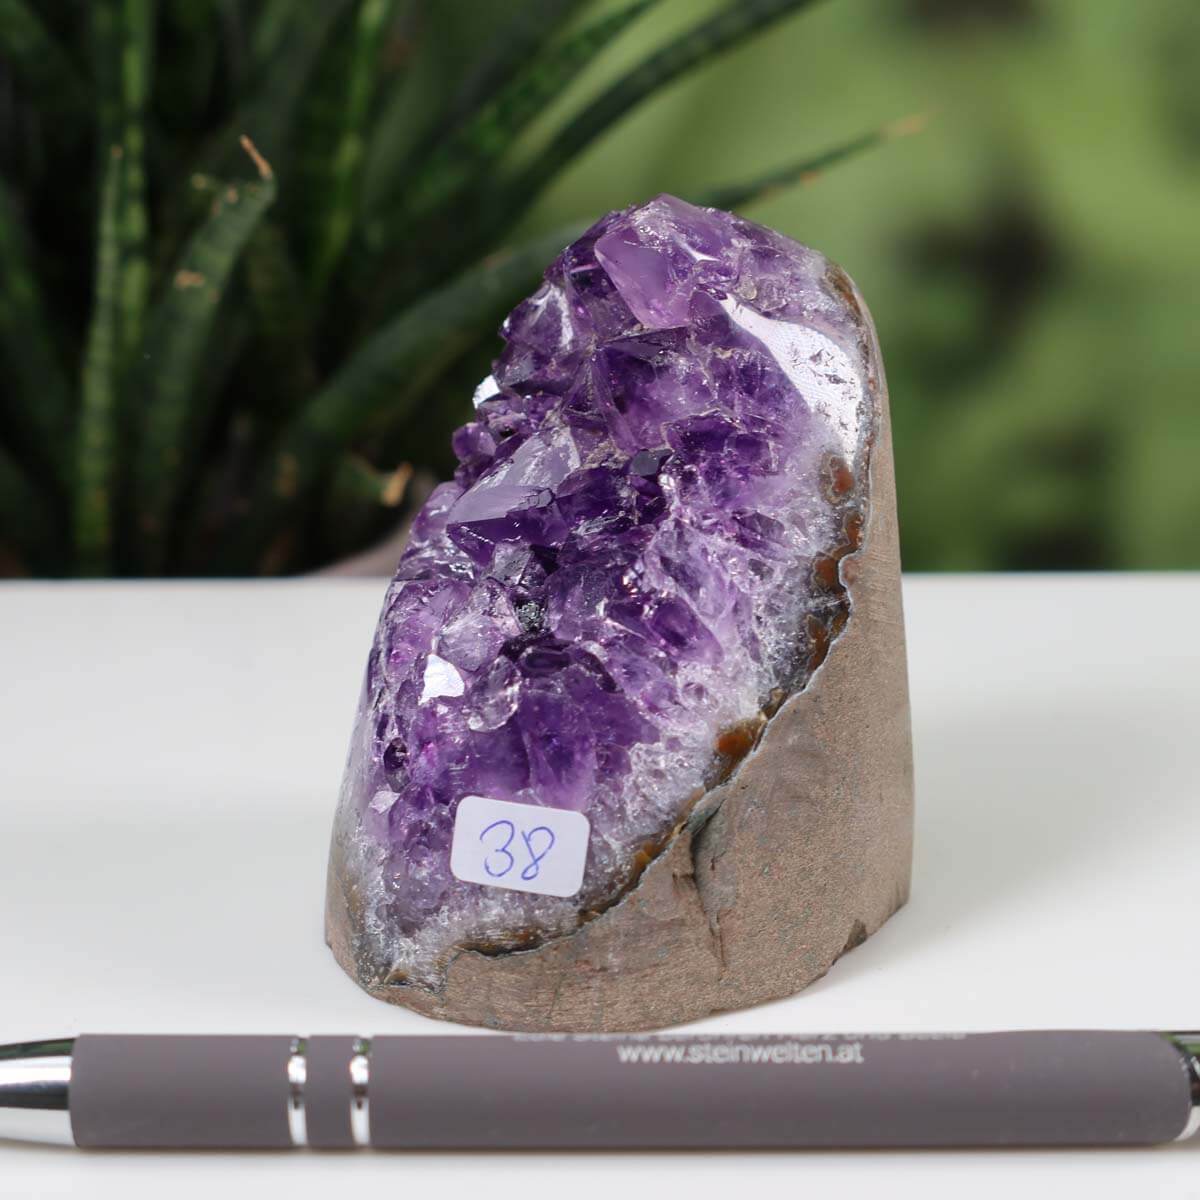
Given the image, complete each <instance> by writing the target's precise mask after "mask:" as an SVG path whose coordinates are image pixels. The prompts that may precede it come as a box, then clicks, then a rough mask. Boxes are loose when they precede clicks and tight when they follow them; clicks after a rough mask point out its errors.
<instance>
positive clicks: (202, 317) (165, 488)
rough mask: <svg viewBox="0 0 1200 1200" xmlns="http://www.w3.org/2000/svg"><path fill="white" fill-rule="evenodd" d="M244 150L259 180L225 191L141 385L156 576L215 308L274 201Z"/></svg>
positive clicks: (188, 253)
mask: <svg viewBox="0 0 1200 1200" xmlns="http://www.w3.org/2000/svg"><path fill="white" fill-rule="evenodd" d="M243 145H244V147H245V149H246V150H247V153H249V154H250V155H251V157H252V158H254V161H255V165H256V167H257V168H258V173H259V178H258V179H257V181H255V182H251V183H241V184H231V185H229V186H228V187H226V188H225V189H224V190H223V191H222V192H221V194H220V195H219V196H218V198H217V201H216V203H215V204H214V207H213V211H212V213H211V215H210V216H209V218H208V220H207V221H206V222H205V223H204V225H203V226H202V227H201V228H200V229H199V230H198V231H197V232H196V233H195V234H194V235H193V237H192V239H191V241H190V242H189V243H188V245H187V247H186V248H185V250H184V252H183V255H182V256H181V258H180V261H179V263H178V266H177V267H176V270H175V273H174V275H173V277H172V279H171V284H170V286H169V288H168V289H167V291H166V294H165V295H164V296H163V297H162V298H161V299H160V300H159V301H158V303H157V304H156V305H155V306H154V307H153V309H152V311H151V314H150V320H149V327H148V331H147V339H146V343H145V347H144V354H143V361H144V363H145V367H144V371H143V372H142V375H141V378H140V379H139V381H138V382H139V389H138V391H139V403H140V415H141V419H140V442H139V446H138V453H137V482H136V510H137V521H138V526H139V530H138V532H139V541H140V544H141V546H142V557H143V562H142V567H143V568H144V569H146V570H149V571H153V572H159V571H162V570H163V569H164V567H165V565H166V550H167V540H166V539H167V534H168V528H169V525H170V522H171V520H172V518H173V516H174V515H175V514H174V507H175V502H176V500H177V498H178V497H179V495H180V493H181V492H182V490H183V489H184V487H185V485H186V484H187V483H188V482H189V481H190V479H191V476H192V473H193V470H194V466H195V464H194V461H193V459H194V455H195V452H196V443H197V440H198V439H200V438H202V437H203V434H204V432H205V425H206V421H205V414H204V413H203V412H202V411H201V407H202V406H201V405H200V404H199V403H198V398H199V396H200V395H201V392H200V390H199V386H198V384H199V379H200V376H201V372H202V367H203V359H204V354H205V350H206V348H207V346H208V341H209V335H210V333H211V331H212V328H213V322H214V320H215V318H216V314H217V308H218V305H219V303H220V300H221V296H222V294H223V292H224V290H225V287H226V285H227V284H228V282H229V279H230V277H231V275H232V274H233V271H234V268H235V267H236V265H237V262H238V259H239V257H240V256H241V253H242V250H243V248H244V247H245V245H246V242H247V240H248V239H249V237H250V235H251V234H252V233H253V232H254V228H255V226H256V225H257V224H258V222H259V221H260V220H261V219H262V216H263V214H264V213H265V212H266V211H267V209H268V208H269V207H270V206H271V204H272V202H273V201H274V199H275V190H276V189H275V178H274V175H273V173H272V171H271V168H270V167H269V166H268V164H267V163H266V161H265V160H263V159H262V157H261V156H260V155H259V154H258V152H257V150H255V148H254V146H253V144H252V143H250V142H249V141H248V140H247V139H243Z"/></svg>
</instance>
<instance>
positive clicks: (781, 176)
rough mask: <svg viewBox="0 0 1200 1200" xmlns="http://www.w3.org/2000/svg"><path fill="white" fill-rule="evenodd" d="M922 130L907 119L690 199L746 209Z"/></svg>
mask: <svg viewBox="0 0 1200 1200" xmlns="http://www.w3.org/2000/svg"><path fill="white" fill-rule="evenodd" d="M924 127H925V120H924V118H923V117H908V118H905V119H904V120H901V121H893V122H891V123H890V124H887V125H883V126H881V127H880V128H878V129H873V130H871V131H870V132H868V133H864V134H861V135H860V136H859V137H856V138H851V139H850V140H849V141H846V142H841V143H839V144H838V145H836V146H831V147H829V149H827V150H822V151H820V152H819V153H817V154H812V155H809V156H808V157H807V158H802V159H799V160H797V161H796V162H793V163H788V164H787V165H786V166H784V167H778V168H776V169H775V170H774V171H769V172H767V173H766V174H764V175H760V176H758V177H756V178H754V179H749V180H747V181H746V182H744V183H735V184H729V185H727V186H725V187H716V188H711V189H709V190H707V191H705V192H701V193H700V194H698V195H696V196H694V197H692V200H693V203H695V204H706V205H709V206H710V207H712V208H728V209H737V208H748V207H749V206H750V205H752V204H757V203H759V202H760V201H762V200H766V199H768V198H769V197H770V196H772V195H773V194H774V193H776V192H778V191H782V190H783V189H784V188H788V187H792V186H794V185H797V184H799V185H801V186H805V187H807V186H808V185H809V184H812V183H815V182H816V181H817V180H818V179H819V178H821V176H822V175H823V174H824V173H825V172H826V171H827V170H828V169H829V168H830V167H832V166H836V165H837V164H838V163H841V162H845V161H846V160H847V159H850V158H855V157H857V156H858V155H859V154H863V153H864V152H866V151H867V150H873V149H875V148H876V147H877V146H882V145H883V144H884V143H886V142H890V141H894V140H895V139H896V138H900V137H908V136H910V135H912V134H914V133H919V132H920V131H921V130H922V129H923V128H924Z"/></svg>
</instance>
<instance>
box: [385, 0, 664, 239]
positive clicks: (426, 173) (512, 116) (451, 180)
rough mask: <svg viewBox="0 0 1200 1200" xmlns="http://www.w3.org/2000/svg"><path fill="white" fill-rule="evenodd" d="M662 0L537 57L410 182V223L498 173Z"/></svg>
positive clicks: (633, 8)
mask: <svg viewBox="0 0 1200 1200" xmlns="http://www.w3.org/2000/svg"><path fill="white" fill-rule="evenodd" d="M656 3H658V0H635V2H634V3H633V4H629V5H627V6H626V7H624V8H620V9H617V10H616V11H615V12H611V13H607V14H605V15H604V16H602V17H600V18H599V19H598V20H596V21H594V22H593V23H591V24H589V25H585V26H584V27H583V28H582V29H579V30H577V31H576V32H575V33H573V34H570V35H568V36H567V37H566V38H564V39H563V40H562V41H561V42H560V43H559V44H558V45H557V46H556V47H555V50H554V53H553V54H550V55H547V56H544V57H541V58H537V59H535V60H534V61H533V62H532V63H531V64H530V65H529V66H528V67H526V68H525V69H524V70H522V71H521V72H520V73H519V74H517V75H516V76H515V77H514V78H513V79H512V80H511V81H510V82H509V83H508V84H507V85H506V86H504V87H503V88H501V89H500V91H499V92H497V93H496V95H495V96H494V97H492V99H491V100H489V101H488V102H487V103H486V104H484V105H483V106H482V107H480V108H478V109H477V110H476V111H475V112H474V113H473V114H472V115H471V116H470V117H469V118H468V119H467V120H466V121H464V122H463V123H462V124H461V125H459V127H458V128H457V129H456V130H454V131H453V132H451V133H450V134H449V135H448V136H447V137H446V138H445V139H444V140H442V141H441V142H440V143H439V145H438V146H437V147H436V148H435V149H433V150H432V152H431V153H430V155H429V156H428V158H426V159H425V160H424V161H423V162H422V163H421V166H420V168H419V169H418V170H417V171H416V172H415V173H414V174H413V175H412V177H411V178H410V179H408V180H406V181H405V195H404V209H405V210H406V212H405V222H406V223H407V222H408V221H411V220H414V219H419V218H420V216H421V215H422V214H423V213H426V212H430V211H432V210H434V209H436V208H437V207H438V206H439V205H442V204H444V203H445V202H446V201H447V200H449V199H450V198H451V197H452V196H454V195H455V194H456V193H458V192H460V191H461V190H462V189H464V188H467V187H470V186H471V185H472V184H475V183H478V182H479V181H480V180H482V179H483V178H484V177H485V176H486V175H487V173H488V172H489V171H490V170H492V169H493V168H494V166H495V164H496V163H498V162H499V161H500V160H501V159H502V158H503V157H504V155H505V154H506V153H507V152H508V151H509V149H511V147H512V145H513V143H514V142H515V141H516V140H517V138H518V137H519V136H520V135H521V133H522V132H523V131H524V130H525V129H526V128H527V127H528V126H529V124H530V123H531V122H532V121H534V120H535V119H536V118H537V117H539V116H540V115H541V114H542V113H543V112H544V111H545V110H546V108H547V107H548V106H549V105H550V104H551V103H553V101H554V100H556V99H557V98H558V97H559V96H560V95H561V94H562V93H563V92H565V91H566V89H567V88H568V87H569V86H570V85H571V84H572V83H574V82H575V80H576V79H577V78H578V77H579V73H580V72H581V71H582V70H583V69H584V68H585V67H586V66H587V65H588V64H589V63H590V62H592V60H593V59H595V58H596V57H597V56H598V55H599V54H600V53H601V52H602V51H603V50H604V49H605V48H606V47H607V46H608V45H609V44H610V43H611V42H612V41H614V40H615V39H616V38H617V37H619V36H620V35H621V34H622V33H624V31H625V30H626V29H627V28H628V27H629V26H630V25H631V24H632V23H633V22H634V21H636V20H637V19H638V17H640V16H641V15H642V14H643V13H644V12H645V11H646V10H647V9H649V8H651V7H653V5H655V4H656Z"/></svg>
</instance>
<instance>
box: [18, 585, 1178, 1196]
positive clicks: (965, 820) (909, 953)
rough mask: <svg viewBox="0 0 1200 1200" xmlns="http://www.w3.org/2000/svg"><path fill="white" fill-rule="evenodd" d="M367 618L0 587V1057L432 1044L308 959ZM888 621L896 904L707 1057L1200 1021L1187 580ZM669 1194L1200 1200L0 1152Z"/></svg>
mask: <svg viewBox="0 0 1200 1200" xmlns="http://www.w3.org/2000/svg"><path fill="white" fill-rule="evenodd" d="M382 589H383V585H382V584H381V583H379V582H365V583H364V582H359V581H355V582H347V581H333V580H328V581H301V582H283V583H270V584H261V583H229V584H227V583H211V584H165V585H164V584H104V583H102V584H91V585H85V584H57V585H54V584H50V585H47V584H5V585H2V586H0V747H2V750H3V753H2V754H0V1042H3V1041H18V1040H24V1039H27V1038H35V1037H49V1036H53V1035H62V1034H73V1033H76V1032H79V1031H82V1030H92V1031H97V1032H100V1031H109V1032H111V1031H131V1032H159V1031H179V1032H182V1031H190V1032H220V1031H225V1032H273V1033H282V1032H292V1031H300V1032H313V1033H316V1032H345V1033H354V1032H376V1033H394V1032H420V1031H425V1030H428V1031H435V1030H436V1031H438V1032H446V1031H447V1030H448V1029H449V1028H450V1027H447V1026H439V1025H435V1024H434V1023H432V1022H429V1021H426V1020H424V1019H423V1018H421V1017H418V1016H415V1015H413V1014H411V1013H408V1012H405V1011H403V1010H399V1009H393V1008H390V1007H389V1006H387V1005H384V1004H382V1003H380V1002H378V1001H376V1000H372V999H370V998H369V997H367V996H366V995H364V994H362V993H361V992H359V991H358V990H357V989H356V988H355V987H354V985H353V984H352V983H351V982H350V981H349V980H348V979H347V978H346V977H345V976H344V975H343V974H342V972H341V971H340V969H339V968H338V967H337V966H335V964H334V962H333V959H332V958H331V957H330V955H329V953H328V951H327V950H326V948H325V946H324V944H323V941H322V936H321V907H322V890H323V884H324V874H325V853H326V839H327V835H328V827H329V822H330V818H331V815H332V811H333V804H334V798H335V795H336V792H337V786H338V780H339V777H340V773H341V767H342V759H343V754H344V751H345V744H346V740H347V738H348V735H349V725H350V719H351V716H352V712H353V708H354V703H355V699H356V695H357V690H358V684H359V678H360V672H361V669H362V666H363V663H364V661H365V655H366V651H367V646H368V642H369V639H370V636H371V630H372V627H373V623H374V620H375V616H376V609H377V606H378V603H379V600H380V597H381V595H382ZM905 598H906V603H907V609H908V631H909V655H910V664H911V674H912V693H913V716H914V722H915V735H916V750H917V783H918V829H917V834H918V836H917V855H916V875H915V887H914V892H913V899H912V902H911V903H910V905H909V906H908V907H907V908H906V909H905V910H903V911H902V912H901V913H900V914H899V915H898V916H897V917H895V918H894V919H893V920H892V921H891V922H890V923H889V924H888V925H887V926H886V927H885V928H884V929H883V931H882V932H880V933H879V934H877V935H876V936H875V937H874V938H872V939H871V940H870V941H869V942H868V943H867V944H866V945H865V946H863V947H862V948H860V949H858V950H856V951H855V952H854V953H853V954H851V955H850V956H849V957H848V958H846V959H844V960H843V961H842V962H840V963H839V964H838V965H837V966H836V967H835V968H834V970H833V971H832V972H831V973H830V975H829V976H828V977H827V978H825V979H824V980H822V981H820V982H819V983H817V984H816V985H814V986H813V987H812V988H810V989H809V990H808V991H807V992H805V993H804V994H802V995H800V996H797V997H795V998H793V999H791V1000H787V1001H783V1002H780V1003H776V1004H771V1005H767V1006H765V1007H761V1008H758V1009H754V1010H752V1011H748V1012H742V1013H736V1014H731V1015H728V1016H724V1017H721V1018H719V1019H714V1020H711V1021H708V1022H705V1023H704V1025H703V1026H702V1027H703V1028H705V1029H708V1030H713V1031H737V1030H745V1031H752V1032H766V1031H798V1032H799V1031H811V1032H817V1031H840V1030H851V1029H854V1030H943V1029H970V1030H974V1029H991V1028H1022V1027H1030V1028H1036V1027H1073V1026H1078V1027H1083V1026H1091V1027H1115V1028H1119V1027H1136V1028H1180V1027H1193V1028H1194V1027H1195V1026H1196V1025H1198V1024H1200V951H1198V949H1197V904H1198V900H1200V887H1198V883H1200V803H1198V799H1200V797H1198V795H1197V783H1196V762H1197V758H1196V752H1197V739H1198V736H1200V630H1198V619H1200V576H1174V577H1167V576H1140V577H1133V576H1126V577H1112V576H1109V577H1104V576H1093V577H1074V578H1066V577H992V578H987V577H959V578H930V577H926V578H912V579H909V580H907V581H906V591H905ZM682 1186H686V1188H687V1191H686V1194H687V1195H689V1196H690V1197H692V1198H693V1200H697V1198H699V1200H702V1198H704V1197H707V1196H717V1195H727V1194H737V1195H746V1194H758V1193H759V1192H761V1194H763V1195H767V1194H773V1193H775V1192H778V1193H780V1194H787V1195H789V1196H791V1195H802V1194H808V1195H817V1194H821V1195H845V1196H851V1197H854V1196H860V1195H861V1196H867V1195H872V1196H875V1195H884V1194H886V1195H887V1196H888V1197H889V1198H892V1200H895V1198H902V1197H910V1196H911V1197H916V1196H921V1197H941V1196H945V1197H955V1198H956V1200H957V1198H958V1197H963V1196H970V1197H972V1198H973V1200H975V1198H985V1200H986V1198H989V1197H1000V1196H1004V1197H1009V1196H1011V1195H1013V1194H1020V1193H1021V1192H1022V1191H1024V1192H1025V1194H1027V1195H1030V1196H1031V1197H1040V1196H1044V1195H1047V1194H1049V1192H1050V1188H1053V1189H1054V1190H1055V1192H1056V1193H1057V1194H1058V1195H1060V1196H1061V1195H1067V1196H1074V1195H1079V1196H1085V1195H1086V1196H1088V1197H1089V1198H1093V1200H1094V1198H1103V1197H1109V1196H1111V1197H1118V1196H1119V1197H1122V1198H1128V1197H1137V1198H1138V1200H1142V1198H1144V1197H1150V1196H1163V1197H1171V1198H1172V1200H1180V1198H1181V1197H1200V1145H1178V1146H1170V1147H1163V1148H1159V1149H1150V1150H1142V1149H1127V1150H1101V1151H1006V1152H974V1151H969V1152H966V1151H964V1152H953V1153H946V1152H903V1153H894V1152H870V1153H841V1152H822V1153H808V1154H805V1153H787V1154H783V1153H773V1154H749V1155H747V1154H731V1153H709V1154H695V1153H690V1154H681V1153H674V1154H644V1153H643V1154H637V1155H599V1154H536V1155H532V1154H530V1155H513V1154H508V1155H496V1154H470V1155H463V1154H458V1155H451V1154H419V1155H409V1156H402V1155H384V1154H360V1155H358V1156H345V1155H318V1154H311V1153H309V1154H291V1155H288V1154H280V1153H274V1154H269V1153H262V1154H256V1153H249V1154H245V1153H244V1154H237V1155H233V1154H220V1153H212V1154H172V1153H155V1154H126V1153H111V1152H110V1153H83V1152H79V1151H72V1150H69V1149H64V1150H59V1149H49V1148H31V1147H24V1146H18V1145H16V1144H12V1143H9V1144H2V1143H0V1195H2V1196H5V1197H9V1196H13V1197H17V1196H20V1197H26V1196H43V1195H46V1196H57V1195H66V1194H68V1193H70V1194H75V1195H87V1196H92V1197H106V1196H122V1197H132V1196H143V1195H144V1196H150V1195H157V1194H163V1195H170V1196H172V1197H189V1196H201V1195H205V1196H207V1195H213V1194H225V1195H229V1196H241V1195H249V1194H251V1189H252V1188H253V1189H255V1194H259V1189H267V1190H268V1191H269V1192H271V1193H275V1192H277V1193H278V1194H280V1195H286V1196H288V1197H289V1198H291V1197H304V1196H314V1197H316V1196H321V1197H327V1196H329V1195H331V1194H341V1195H345V1194H348V1193H349V1192H350V1189H360V1188H361V1189H371V1190H372V1191H373V1192H374V1193H375V1194H376V1195H378V1194H380V1190H381V1189H382V1188H385V1187H386V1188H387V1189H388V1190H389V1191H392V1190H394V1191H395V1192H396V1193H397V1194H399V1195H403V1196H406V1197H409V1198H410V1200H414V1198H418V1197H420V1196H422V1195H442V1194H445V1189H447V1188H451V1189H461V1190H460V1191H457V1192H456V1194H460V1195H462V1196H465V1197H478V1198H479V1200H507V1198H508V1197H513V1198H514V1200H515V1198H516V1197H521V1198H522V1200H539V1198H541V1197H547V1198H551V1197H553V1198H554V1200H561V1198H562V1197H564V1196H568V1197H570V1200H592V1198H596V1200H599V1198H601V1197H603V1198H604V1200H612V1198H613V1197H614V1196H616V1195H620V1194H631V1193H634V1194H637V1195H639V1196H649V1195H654V1194H655V1192H656V1191H658V1190H660V1189H662V1190H663V1191H662V1194H664V1195H666V1194H668V1193H669V1194H683V1193H681V1192H679V1191H677V1189H680V1188H681V1187H682ZM1030 1189H1031V1190H1030ZM263 1194H265V1193H263Z"/></svg>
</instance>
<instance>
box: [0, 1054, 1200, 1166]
mask: <svg viewBox="0 0 1200 1200" xmlns="http://www.w3.org/2000/svg"><path fill="white" fill-rule="evenodd" d="M1198 1127H1200V1033H1186V1034H1185V1033H1150V1032H1140V1033H1139V1032H1116V1031H1090V1032H1089V1031H1047V1032H1017V1033H970V1034H878V1033H876V1034H838V1035H833V1034H820V1035H818V1034H771V1035H725V1034H704V1035H689V1034H665V1035H607V1036H573V1035H545V1036H543V1035H516V1036H499V1035H496V1036H484V1037H471V1036H463V1035H458V1036H453V1035H451V1036H445V1035H440V1036H423V1035H416V1036H407V1037H403V1036H391V1037H375V1038H363V1037H348V1036H347V1037H335V1036H320V1037H288V1036H282V1037H259V1036H237V1037H229V1036H158V1035H147V1036H129V1035H124V1034H87V1035H84V1036H82V1037H78V1038H74V1039H63V1040H59V1041H44V1042H26V1043H20V1044H17V1045H11V1046H5V1047H0V1137H7V1138H23V1139H27V1140H28V1139H32V1140H38V1141H59V1142H64V1143H67V1144H74V1145H76V1146H81V1147H88V1148H91V1147H147V1148H149V1147H159V1148H170V1147H175V1148H198V1147H209V1148H254V1147H258V1148H292V1147H312V1148H315V1149H340V1148H345V1149H351V1148H354V1147H363V1148H365V1147H375V1148H378V1149H468V1148H474V1149H483V1148H490V1149H497V1148H499V1149H537V1148H543V1149H551V1148H568V1147H569V1148H584V1149H647V1148H686V1147H703V1148H737V1147H742V1148H755V1147H761V1148H767V1147H774V1148H787V1147H797V1148H800V1147H869V1146H875V1147H883V1146H929V1147H934V1146H1018V1145H1020V1146H1037V1145H1040V1146H1053V1145H1075V1146H1084V1145H1119V1144H1124V1145H1149V1144H1152V1143H1158V1142H1169V1141H1172V1140H1177V1139H1180V1138H1185V1137H1188V1136H1189V1135H1191V1134H1193V1133H1195V1132H1196V1130H1197V1128H1198Z"/></svg>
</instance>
